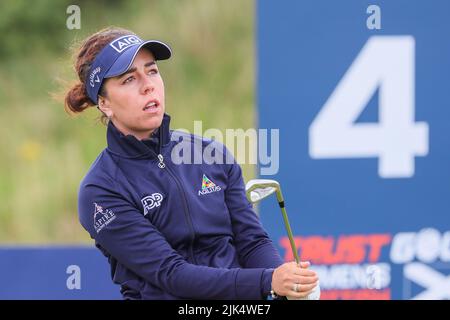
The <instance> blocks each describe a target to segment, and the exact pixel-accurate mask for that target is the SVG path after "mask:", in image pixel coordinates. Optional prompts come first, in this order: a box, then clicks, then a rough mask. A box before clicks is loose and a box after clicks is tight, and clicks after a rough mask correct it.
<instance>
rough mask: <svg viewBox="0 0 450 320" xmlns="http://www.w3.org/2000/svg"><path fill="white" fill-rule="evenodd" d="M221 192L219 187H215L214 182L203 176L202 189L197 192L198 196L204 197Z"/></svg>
mask: <svg viewBox="0 0 450 320" xmlns="http://www.w3.org/2000/svg"><path fill="white" fill-rule="evenodd" d="M220 190H222V188H221V187H219V186H218V185H216V184H215V183H214V182H212V181H211V179H209V178H208V177H207V176H206V175H205V174H203V179H202V189H201V190H199V191H198V195H199V196H201V195H205V194H208V193H212V192H217V191H220Z"/></svg>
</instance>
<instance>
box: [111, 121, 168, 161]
mask: <svg viewBox="0 0 450 320" xmlns="http://www.w3.org/2000/svg"><path fill="white" fill-rule="evenodd" d="M158 129H159V130H157V131H155V133H156V138H157V141H158V142H157V143H156V144H155V143H153V145H154V146H153V147H152V144H151V143H144V142H143V141H141V140H139V139H137V138H136V137H135V136H133V135H131V134H129V135H124V134H123V133H122V132H120V131H119V130H118V129H117V128H116V127H115V126H114V124H113V123H112V122H111V121H109V123H108V129H107V132H106V140H107V142H108V151H110V152H111V153H114V154H116V155H118V156H121V157H124V158H139V157H144V158H155V157H156V156H157V154H159V153H161V148H162V147H163V146H165V145H167V144H168V143H169V142H170V116H169V115H168V114H166V113H165V114H164V117H163V120H162V123H161V126H160V127H159V128H158Z"/></svg>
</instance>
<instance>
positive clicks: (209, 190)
mask: <svg viewBox="0 0 450 320" xmlns="http://www.w3.org/2000/svg"><path fill="white" fill-rule="evenodd" d="M171 54H172V52H171V50H170V48H169V47H168V46H167V45H166V44H164V43H163V42H161V41H156V40H149V41H143V40H141V39H140V38H139V37H138V36H137V35H136V34H134V33H133V32H131V31H128V30H124V29H119V28H108V29H104V30H102V31H100V32H97V33H95V34H93V35H91V36H90V37H89V38H88V39H86V40H85V41H84V42H83V44H82V45H81V48H80V49H79V51H78V54H77V56H76V61H75V70H76V72H77V75H78V78H79V79H80V82H79V83H78V84H77V85H75V86H74V87H73V88H71V89H70V91H69V92H68V93H67V95H66V98H65V104H66V108H67V109H68V111H71V112H75V113H77V112H82V111H83V110H85V109H86V108H88V107H90V106H98V109H99V110H100V111H101V112H102V113H103V117H104V119H105V120H107V133H106V135H107V144H108V146H107V147H106V148H105V149H104V150H103V151H102V152H101V153H100V155H99V156H98V157H97V159H96V160H95V161H94V163H93V164H92V166H91V168H90V169H89V171H88V172H87V174H86V176H85V178H84V179H83V181H82V182H81V185H80V190H79V203H78V206H79V219H80V222H81V224H82V225H83V227H84V228H85V229H86V230H87V231H88V232H89V234H90V236H91V237H92V238H93V239H94V240H95V245H96V246H97V247H98V248H99V249H100V250H101V251H102V253H103V254H104V255H105V256H106V257H107V258H108V261H109V263H110V265H111V276H112V280H113V281H114V283H116V284H119V285H120V286H121V293H122V295H123V297H124V298H125V299H265V298H267V297H268V296H269V295H270V293H271V292H272V293H275V294H276V295H278V296H285V297H286V296H287V297H289V298H302V297H305V296H307V295H308V294H309V293H311V291H312V289H313V288H314V287H315V286H316V285H317V280H318V278H317V275H316V273H315V272H313V271H311V270H309V269H308V263H306V262H303V263H301V266H298V265H297V264H296V263H295V262H289V263H283V261H282V259H281V258H280V256H279V254H278V252H277V250H276V248H275V247H274V245H273V243H272V241H271V240H270V239H269V237H268V235H267V233H266V232H265V231H264V229H263V228H262V226H261V224H260V222H259V220H258V218H257V216H256V214H255V213H254V211H253V209H252V206H251V204H250V203H249V202H248V201H247V199H246V196H245V190H244V183H243V179H242V174H241V169H240V167H239V165H238V164H237V163H236V162H235V161H234V160H233V161H231V162H230V161H227V159H228V160H229V159H233V158H232V157H231V156H230V154H229V153H228V151H227V150H226V149H225V148H224V147H223V145H221V144H219V143H217V142H214V141H211V140H206V139H202V138H201V137H198V136H194V135H190V134H186V133H183V132H178V131H172V130H170V128H169V123H170V117H169V116H168V115H167V114H165V104H164V83H163V79H162V78H161V74H160V72H159V69H158V65H157V62H158V61H159V60H166V59H169V58H170V56H171ZM105 122H106V121H105ZM198 146H200V148H198ZM206 150H209V152H205V151H206ZM211 150H212V151H211ZM205 154H209V156H210V157H211V159H213V160H215V161H214V162H213V163H212V164H211V161H203V164H189V163H187V162H186V161H184V162H181V163H180V161H179V160H180V158H182V159H186V157H188V158H189V157H190V158H191V159H195V158H196V157H198V156H200V157H204V155H205ZM211 159H209V160H211ZM204 160H207V159H204ZM207 163H208V164H207Z"/></svg>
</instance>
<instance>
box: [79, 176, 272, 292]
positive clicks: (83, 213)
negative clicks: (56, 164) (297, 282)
mask: <svg viewBox="0 0 450 320" xmlns="http://www.w3.org/2000/svg"><path fill="white" fill-rule="evenodd" d="M113 186H114V180H112V179H111V181H107V182H105V183H101V184H92V183H82V185H81V186H80V192H79V204H78V206H79V218H80V222H81V224H82V225H83V227H84V228H85V229H86V230H87V231H88V232H89V234H90V235H91V237H92V238H93V239H94V240H95V242H96V244H97V245H99V246H101V247H102V249H104V250H105V251H107V252H108V253H109V254H110V255H111V256H113V257H114V258H115V259H117V260H118V261H119V262H120V263H121V264H123V265H124V266H126V267H127V268H129V269H130V270H132V271H133V272H135V273H136V274H138V275H139V276H140V277H142V278H144V279H146V280H147V281H149V282H150V283H152V284H153V285H155V286H157V287H159V288H161V289H162V290H164V291H166V292H169V293H170V294H172V295H174V296H177V297H180V298H188V299H261V298H263V297H264V295H265V294H266V293H265V292H263V290H262V287H263V286H264V285H265V283H264V281H267V280H266V279H265V277H264V275H265V274H267V272H266V271H265V270H264V269H263V268H251V269H239V268H236V269H225V268H223V269H221V268H211V267H206V266H198V265H193V264H190V263H188V262H187V261H186V260H185V259H184V258H183V257H182V256H180V255H179V254H178V253H177V252H176V251H175V250H174V249H173V248H172V247H171V246H170V244H169V243H168V242H167V241H166V240H165V238H164V236H163V235H162V234H161V233H160V232H159V231H158V229H157V228H155V226H154V225H152V224H151V223H150V221H148V220H147V219H146V218H145V217H144V216H143V215H142V213H141V212H140V211H139V210H138V209H137V208H136V207H135V206H133V204H131V203H130V202H129V201H127V200H126V199H125V198H124V197H123V196H122V195H121V194H120V192H117V190H118V188H117V187H113ZM94 214H95V216H94ZM94 218H95V220H94Z"/></svg>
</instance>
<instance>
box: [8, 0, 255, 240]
mask: <svg viewBox="0 0 450 320" xmlns="http://www.w3.org/2000/svg"><path fill="white" fill-rule="evenodd" d="M88 6H90V7H88ZM93 6H94V4H90V3H89V2H84V1H83V2H82V5H81V14H82V29H81V30H77V31H70V30H64V31H63V32H61V37H62V39H63V40H62V41H64V43H63V47H66V48H69V47H70V45H71V44H72V42H73V40H75V39H78V40H79V39H83V38H84V37H85V36H87V35H89V34H90V33H92V32H94V31H97V30H98V29H100V28H103V27H105V26H108V25H117V26H121V27H125V28H128V29H131V30H133V31H135V32H136V33H138V34H139V35H141V36H142V37H144V38H157V39H162V40H164V41H166V42H168V43H169V44H170V45H171V47H172V49H173V52H174V55H173V57H172V59H171V60H169V61H165V62H161V63H160V64H159V67H160V70H161V72H162V75H163V78H164V81H165V87H166V108H167V112H168V113H169V114H170V115H171V116H172V119H173V120H172V127H173V128H187V129H189V130H193V123H194V120H202V121H203V130H206V129H207V128H219V129H221V130H223V133H225V129H226V128H243V129H244V130H246V129H248V128H252V127H254V126H255V118H254V117H255V116H254V111H253V110H254V103H255V99H254V64H255V61H254V3H253V1H249V0H214V1H209V0H183V1H178V0H177V1H175V0H161V1H129V2H128V3H127V4H123V5H121V7H120V8H108V9H107V10H106V9H105V10H102V11H101V10H100V5H96V6H95V7H93ZM88 8H90V9H89V10H88ZM55 14H61V12H60V11H58V12H57V13H55ZM63 14H65V13H64V12H63ZM17 37H23V35H21V34H18V35H17ZM60 79H63V80H65V81H73V80H74V79H75V76H74V74H73V73H72V61H71V53H70V52H69V50H66V51H58V50H56V51H55V50H48V51H47V50H46V49H45V47H44V48H38V49H36V50H34V51H31V52H29V53H24V54H22V55H19V56H17V57H16V58H14V57H9V58H8V59H6V60H5V59H4V60H3V62H2V63H1V64H0V99H1V101H2V105H1V107H0V135H1V137H2V138H1V140H0V151H1V154H2V157H1V158H0V177H1V179H0V243H3V244H5V243H7V244H15V243H21V244H35V243H91V240H90V238H89V236H88V235H87V233H86V232H85V231H84V230H83V229H82V228H81V226H80V225H79V223H78V216H77V191H78V185H79V183H80V180H81V179H82V177H83V176H84V174H85V173H86V171H87V169H88V167H89V166H90V164H91V163H92V161H93V160H94V159H95V157H96V156H97V155H98V153H99V152H101V150H102V149H103V148H104V147H105V144H106V141H105V127H104V126H103V125H101V124H100V123H98V122H97V121H96V119H97V117H98V116H99V113H98V111H97V110H96V109H95V108H92V110H89V111H87V112H85V113H84V114H82V115H80V116H77V117H69V116H68V115H67V114H66V113H65V111H64V108H63V104H62V101H55V100H53V99H52V98H51V94H53V93H55V92H59V91H61V86H60V82H59V80H60ZM243 170H244V177H245V179H249V178H251V177H253V175H254V167H253V166H252V165H244V166H243Z"/></svg>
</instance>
